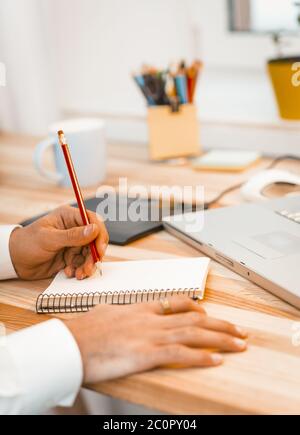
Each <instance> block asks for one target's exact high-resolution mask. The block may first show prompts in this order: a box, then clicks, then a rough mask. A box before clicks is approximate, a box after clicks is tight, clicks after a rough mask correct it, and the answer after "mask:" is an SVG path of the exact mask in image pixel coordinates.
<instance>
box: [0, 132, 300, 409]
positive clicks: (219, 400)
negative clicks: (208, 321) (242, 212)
mask: <svg viewBox="0 0 300 435" xmlns="http://www.w3.org/2000/svg"><path fill="white" fill-rule="evenodd" d="M37 142H38V140H37V139H36V138H32V137H23V136H12V135H0V205H1V207H0V223H1V224H7V223H17V222H20V221H21V220H23V219H25V218H27V217H30V216H31V215H34V214H37V213H41V212H44V211H48V210H51V209H52V208H54V207H56V206H58V205H61V204H63V203H65V202H67V201H71V200H73V194H72V191H71V190H69V189H62V188H60V187H58V186H55V185H53V184H51V183H49V182H48V181H47V180H44V179H42V178H41V177H40V176H39V175H38V174H37V173H36V171H35V169H34V167H33V160H32V155H33V151H34V146H35V144H36V143H37ZM46 160H47V162H46V163H47V164H49V165H51V159H50V156H49V158H47V159H46ZM267 164H268V162H267V161H262V162H261V163H260V164H259V165H258V166H256V167H253V168H251V169H250V170H249V171H246V172H243V173H241V174H238V175H237V174H235V175H234V174H228V173H211V172H207V173H206V172H202V173H199V172H194V171H192V170H191V169H190V168H189V167H188V166H187V165H184V166H180V167H178V166H168V165H166V164H163V163H155V164H154V163H150V162H149V161H148V159H147V152H146V150H145V148H144V147H142V146H137V145H125V144H114V145H110V147H109V160H108V175H107V179H106V181H105V183H106V184H108V185H113V186H116V185H117V184H118V178H119V177H120V176H121V177H128V180H129V184H130V185H134V184H145V185H150V184H162V185H163V184H171V185H178V184H180V185H194V186H196V185H199V184H203V185H204V186H205V192H206V200H210V199H212V198H214V197H215V196H216V195H217V194H218V193H219V192H220V191H221V190H224V189H225V188H227V187H230V186H231V185H235V184H237V183H239V182H240V181H242V180H245V179H247V178H248V177H249V174H250V173H253V171H255V170H257V169H258V168H262V167H265V166H266V165H267ZM282 167H288V168H289V169H290V170H292V171H295V172H298V173H299V167H297V166H296V164H292V163H289V164H282ZM96 188H97V187H96V186H95V187H93V188H90V189H86V190H85V191H84V194H85V196H86V197H87V196H93V195H94V194H95V192H96ZM239 202H241V197H240V196H239V193H238V192H233V193H232V194H230V195H228V196H226V198H224V200H223V201H222V203H221V204H219V205H228V204H234V203H239ZM198 255H201V254H199V252H198V251H196V250H195V249H194V248H191V247H189V246H187V245H185V244H184V243H183V242H181V241H179V240H177V239H176V238H174V237H172V236H171V235H169V234H167V233H165V232H161V233H157V234H154V235H152V236H150V237H147V238H145V239H142V240H139V241H137V242H135V243H132V244H131V245H129V246H127V247H117V246H109V248H108V252H107V257H106V259H107V260H108V261H112V260H116V261H118V260H126V259H130V260H134V259H150V258H153V259H159V258H171V257H180V256H182V257H185V256H198ZM48 284H49V280H45V281H37V282H24V281H20V280H12V281H4V282H1V283H0V322H2V323H3V324H4V325H5V327H6V329H7V331H8V333H10V332H13V331H17V330H19V329H22V328H25V327H27V326H30V325H34V324H36V323H38V322H41V321H45V320H47V319H48V318H49V317H48V316H47V317H46V316H41V315H37V314H35V300H36V297H37V295H38V294H39V293H40V292H41V291H43V290H44V289H45V288H46V287H47V285H48ZM203 305H204V306H205V308H206V310H207V312H208V313H209V314H210V315H212V316H216V317H221V318H224V319H227V320H230V321H231V322H235V323H237V324H239V325H241V326H243V327H244V328H246V329H247V330H248V331H249V333H250V337H249V350H248V351H247V352H245V353H243V354H238V355H236V354H234V355H229V354H228V355H225V363H224V365H223V366H221V367H217V368H211V369H176V370H175V369H160V370H154V371H151V372H148V373H142V374H138V375H134V376H130V377H127V378H124V379H120V380H117V381H114V382H107V383H102V384H99V385H93V386H90V388H91V389H93V390H95V391H98V392H101V393H104V394H108V395H111V396H113V397H115V398H120V399H124V400H127V401H129V402H132V403H136V404H141V405H144V406H147V407H149V408H152V409H158V410H160V411H163V412H169V413H174V414H176V413H182V414H183V413H186V414H189V413H190V414H191V413H193V414H204V413H213V414H221V413H227V414H239V413H258V414H262V413H270V414H278V413H285V414H291V413H296V414H298V413H299V412H300V360H299V357H300V347H297V346H295V343H293V334H295V330H294V328H295V327H297V324H295V322H299V321H300V311H299V310H297V309H296V308H294V307H292V306H290V305H288V304H287V303H285V302H283V301H282V300H280V299H278V298H277V297H275V296H273V295H272V294H270V293H268V292H267V291H265V290H263V289H261V288H259V287H257V286H256V285H255V284H253V283H250V282H249V281H247V280H245V279H244V278H241V277H240V276H238V275H236V274H235V273H233V272H231V271H229V270H227V269H226V268H225V267H223V266H221V265H219V264H217V263H215V262H212V266H211V271H210V274H209V278H208V281H207V288H206V297H205V301H204V302H203ZM65 316H66V315H64V316H60V317H61V318H64V317H65Z"/></svg>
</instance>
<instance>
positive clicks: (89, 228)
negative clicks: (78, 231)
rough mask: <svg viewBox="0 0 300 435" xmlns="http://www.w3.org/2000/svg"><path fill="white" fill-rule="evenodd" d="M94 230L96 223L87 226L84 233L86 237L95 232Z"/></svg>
mask: <svg viewBox="0 0 300 435" xmlns="http://www.w3.org/2000/svg"><path fill="white" fill-rule="evenodd" d="M93 232H94V224H91V225H88V226H87V227H85V229H84V231H83V234H84V237H89V236H90V235H91V234H93Z"/></svg>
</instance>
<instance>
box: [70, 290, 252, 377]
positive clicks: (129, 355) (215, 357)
mask: <svg viewBox="0 0 300 435" xmlns="http://www.w3.org/2000/svg"><path fill="white" fill-rule="evenodd" d="M170 304H171V309H172V313H173V314H170V315H163V312H162V307H161V304H160V303H159V302H153V303H149V304H137V305H128V306H109V305H102V306H98V307H96V308H94V309H93V310H92V311H91V312H89V313H88V314H84V315H82V316H81V317H79V318H75V319H70V320H66V321H65V324H66V326H67V327H68V328H69V329H70V331H71V333H72V334H73V336H74V338H75V340H76V341H77V344H78V346H79V349H80V352H81V355H82V361H83V368H84V383H85V384H91V383H96V382H102V381H108V380H111V379H116V378H120V377H123V376H127V375H130V374H133V373H138V372H142V371H145V370H150V369H153V368H156V367H161V366H166V365H174V364H175V365H180V366H187V367H211V366H217V365H219V364H221V363H222V361H223V357H222V355H220V354H219V353H215V352H216V351H218V352H219V351H221V352H242V351H244V350H246V347H247V344H246V342H245V340H244V339H245V338H246V337H247V333H246V332H245V331H243V330H241V329H240V328H238V327H236V326H234V325H232V324H231V323H228V322H224V321H222V320H217V319H213V318H211V317H208V316H207V315H206V313H205V311H204V310H203V308H201V306H200V305H199V304H197V303H195V302H194V301H192V300H191V299H189V298H187V297H184V296H176V297H173V298H170ZM208 349H210V351H209V350H208Z"/></svg>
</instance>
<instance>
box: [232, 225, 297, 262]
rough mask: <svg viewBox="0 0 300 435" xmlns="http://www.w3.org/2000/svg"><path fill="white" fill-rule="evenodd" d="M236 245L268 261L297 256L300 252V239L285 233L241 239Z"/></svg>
mask: <svg viewBox="0 0 300 435" xmlns="http://www.w3.org/2000/svg"><path fill="white" fill-rule="evenodd" d="M234 243H236V244H238V245H239V246H242V247H243V248H245V249H247V250H248V251H250V252H252V253H254V254H256V255H258V256H260V257H262V258H265V259H268V260H272V259H274V258H281V257H285V256H287V255H292V254H296V253H297V252H299V250H300V237H297V236H295V235H293V234H290V233H286V232H284V231H273V232H271V233H264V234H258V235H254V236H252V237H251V236H246V237H240V238H238V239H236V240H234Z"/></svg>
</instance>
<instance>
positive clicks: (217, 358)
mask: <svg viewBox="0 0 300 435" xmlns="http://www.w3.org/2000/svg"><path fill="white" fill-rule="evenodd" d="M211 359H212V362H213V364H215V365H219V364H222V362H223V357H222V355H220V354H219V353H212V354H211Z"/></svg>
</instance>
